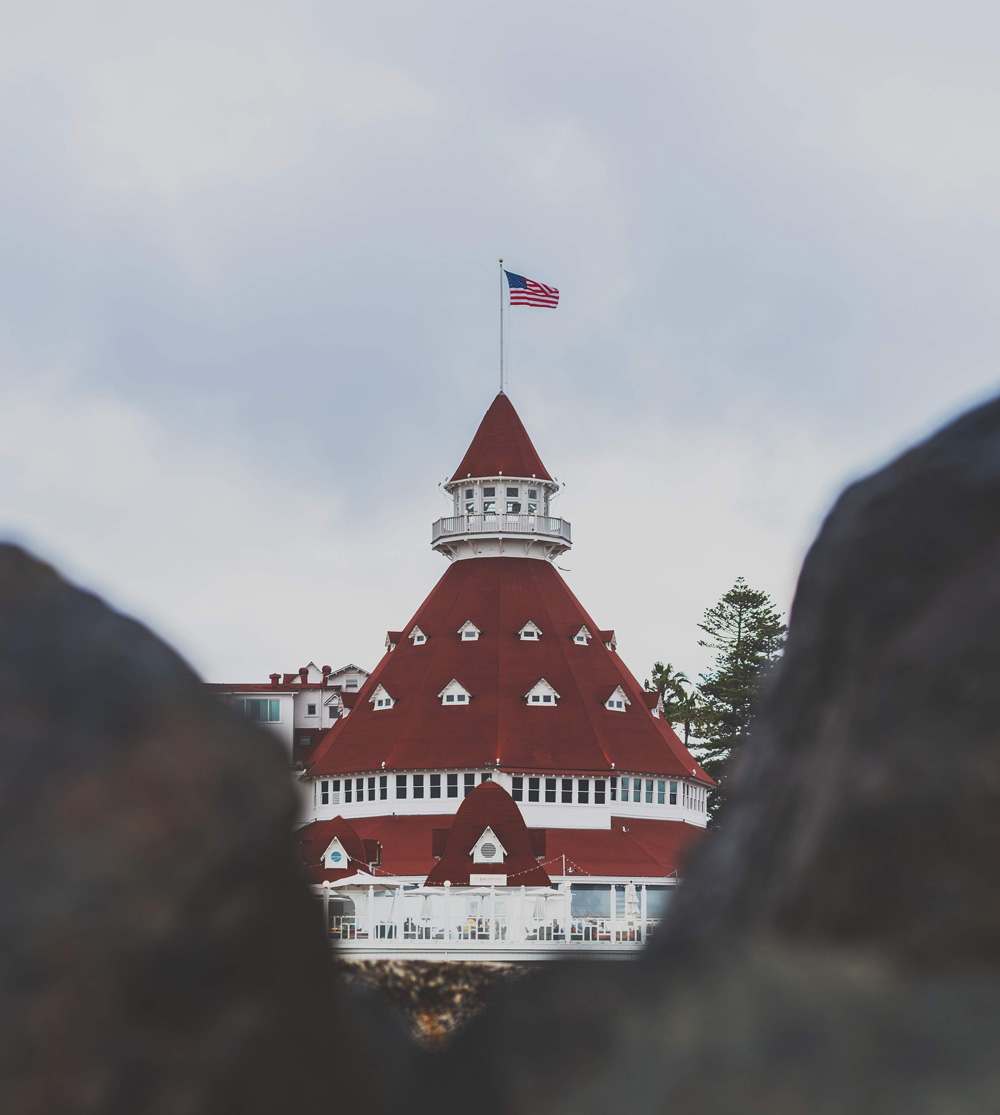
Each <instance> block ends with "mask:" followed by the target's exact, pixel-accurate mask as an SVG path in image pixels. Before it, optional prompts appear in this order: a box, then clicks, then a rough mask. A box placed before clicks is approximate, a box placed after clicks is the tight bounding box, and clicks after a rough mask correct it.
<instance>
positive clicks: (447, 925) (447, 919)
mask: <svg viewBox="0 0 1000 1115" xmlns="http://www.w3.org/2000/svg"><path fill="white" fill-rule="evenodd" d="M441 889H442V890H443V891H444V939H445V940H446V941H450V940H451V887H442V888H441Z"/></svg>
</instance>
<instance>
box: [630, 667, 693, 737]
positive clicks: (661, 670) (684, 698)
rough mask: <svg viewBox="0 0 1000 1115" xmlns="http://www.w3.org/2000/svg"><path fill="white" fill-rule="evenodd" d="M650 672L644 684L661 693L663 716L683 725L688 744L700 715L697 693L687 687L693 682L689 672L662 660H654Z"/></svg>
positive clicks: (673, 722)
mask: <svg viewBox="0 0 1000 1115" xmlns="http://www.w3.org/2000/svg"><path fill="white" fill-rule="evenodd" d="M650 673H651V674H652V678H651V679H649V678H647V679H646V681H644V682H643V685H644V686H645V687H646V689H650V690H653V689H655V690H656V691H657V692H658V693H659V694H660V696H661V698H662V700H663V718H664V719H665V720H666V721H667V722H668V723H669V724H671V725H673V726H680V725H683V727H684V743H685V744H686V743H687V741H688V737H689V736H690V735H691V728H692V725H693V724H694V723H695V722H696V720H697V716H698V697H697V694H696V693H695V692H694V691H693V690H691V691H689V690H687V689H685V686H689V685H690V684H691V682H690V681H689V680H688V676H687V674H685V673H683V672H682V671H680V670H675V669H674V667H673V666H672V665H671V663H669V662H668V663H667V664H666V665H665V666H664V664H663V663H662V662H654V663H653V669H652V670H651V671H650Z"/></svg>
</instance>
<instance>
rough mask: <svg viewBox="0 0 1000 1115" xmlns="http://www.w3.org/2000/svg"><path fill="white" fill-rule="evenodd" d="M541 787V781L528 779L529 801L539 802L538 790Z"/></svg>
mask: <svg viewBox="0 0 1000 1115" xmlns="http://www.w3.org/2000/svg"><path fill="white" fill-rule="evenodd" d="M540 785H541V779H539V778H529V779H528V801H538V790H539V786H540Z"/></svg>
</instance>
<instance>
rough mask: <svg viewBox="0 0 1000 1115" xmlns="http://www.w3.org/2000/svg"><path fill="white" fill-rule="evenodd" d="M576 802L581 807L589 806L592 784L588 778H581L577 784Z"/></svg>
mask: <svg viewBox="0 0 1000 1115" xmlns="http://www.w3.org/2000/svg"><path fill="white" fill-rule="evenodd" d="M576 800H577V801H578V802H579V803H580V804H581V805H587V804H588V803H589V801H590V783H589V782H588V781H587V779H586V778H581V779H579V781H578V782H577V784H576Z"/></svg>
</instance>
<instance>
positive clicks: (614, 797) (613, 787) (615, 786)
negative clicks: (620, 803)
mask: <svg viewBox="0 0 1000 1115" xmlns="http://www.w3.org/2000/svg"><path fill="white" fill-rule="evenodd" d="M611 800H612V801H617V800H618V779H617V778H612V779H611Z"/></svg>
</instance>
